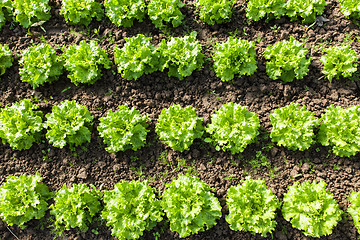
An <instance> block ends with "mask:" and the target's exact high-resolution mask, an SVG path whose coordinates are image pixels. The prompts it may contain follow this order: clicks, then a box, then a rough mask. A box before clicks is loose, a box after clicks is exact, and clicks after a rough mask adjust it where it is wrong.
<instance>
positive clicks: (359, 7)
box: [339, 0, 360, 19]
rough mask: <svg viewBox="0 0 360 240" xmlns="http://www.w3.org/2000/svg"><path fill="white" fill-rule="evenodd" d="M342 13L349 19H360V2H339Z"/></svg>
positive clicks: (341, 0) (340, 0) (351, 0)
mask: <svg viewBox="0 0 360 240" xmlns="http://www.w3.org/2000/svg"><path fill="white" fill-rule="evenodd" d="M339 3H340V11H341V12H342V14H344V16H345V17H347V18H350V17H351V18H354V19H360V2H359V1H353V0H339Z"/></svg>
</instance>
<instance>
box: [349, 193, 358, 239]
mask: <svg viewBox="0 0 360 240" xmlns="http://www.w3.org/2000/svg"><path fill="white" fill-rule="evenodd" d="M349 201H350V203H351V206H350V207H349V208H348V209H347V210H346V211H347V212H348V213H349V214H350V215H351V217H352V219H353V222H354V225H355V227H356V228H357V230H358V232H359V233H360V192H352V193H351V195H350V197H349Z"/></svg>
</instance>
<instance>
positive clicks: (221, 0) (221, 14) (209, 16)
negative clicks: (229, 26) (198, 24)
mask: <svg viewBox="0 0 360 240" xmlns="http://www.w3.org/2000/svg"><path fill="white" fill-rule="evenodd" d="M235 3H236V0H212V1H209V0H197V1H196V2H195V4H196V6H197V8H198V12H199V13H198V14H199V17H200V19H201V20H202V21H203V22H205V23H206V24H208V25H214V24H215V23H217V24H221V23H225V22H229V21H230V20H231V15H232V10H233V6H234V4H235Z"/></svg>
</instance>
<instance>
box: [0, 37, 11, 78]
mask: <svg viewBox="0 0 360 240" xmlns="http://www.w3.org/2000/svg"><path fill="white" fill-rule="evenodd" d="M13 61H14V58H13V55H12V52H11V51H10V49H9V46H8V45H6V44H4V45H1V44H0V76H1V75H3V74H4V73H5V71H6V69H7V68H9V67H11V66H12V65H13Z"/></svg>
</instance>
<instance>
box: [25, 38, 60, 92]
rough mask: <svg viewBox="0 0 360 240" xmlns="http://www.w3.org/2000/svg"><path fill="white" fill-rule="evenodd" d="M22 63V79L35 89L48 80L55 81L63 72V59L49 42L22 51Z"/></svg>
mask: <svg viewBox="0 0 360 240" xmlns="http://www.w3.org/2000/svg"><path fill="white" fill-rule="evenodd" d="M22 55H23V57H22V58H21V60H20V65H23V66H22V67H21V68H20V70H19V73H20V77H21V81H23V82H27V83H29V84H30V85H31V86H32V87H33V88H34V89H35V88H37V87H39V86H40V85H43V84H44V83H46V82H49V83H51V82H53V81H55V80H57V79H58V78H59V76H60V75H61V74H62V73H63V59H62V58H61V57H58V56H57V55H56V52H55V50H54V49H53V48H52V47H51V46H50V45H49V44H40V45H36V46H33V47H29V48H28V49H26V50H25V51H24V52H23V53H22Z"/></svg>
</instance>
